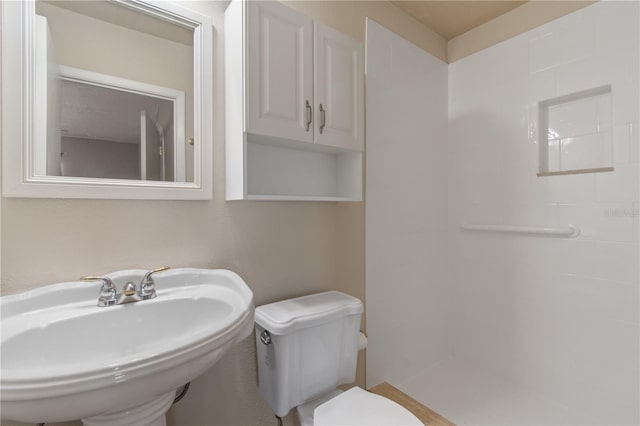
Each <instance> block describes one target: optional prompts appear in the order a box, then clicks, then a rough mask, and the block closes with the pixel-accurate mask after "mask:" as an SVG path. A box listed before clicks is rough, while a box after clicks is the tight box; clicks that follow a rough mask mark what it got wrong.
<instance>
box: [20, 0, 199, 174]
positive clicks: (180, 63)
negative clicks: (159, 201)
mask: <svg viewBox="0 0 640 426" xmlns="http://www.w3.org/2000/svg"><path fill="white" fill-rule="evenodd" d="M34 25H35V28H34V30H35V36H36V37H35V45H36V49H35V56H36V58H35V68H36V82H35V94H34V95H35V98H36V100H37V101H36V102H35V110H34V116H35V117H36V119H35V121H34V122H35V123H36V126H37V128H36V129H34V143H33V152H32V156H33V164H34V174H35V175H40V176H65V177H83V178H95V179H127V180H149V181H172V182H193V163H194V161H193V160H194V157H193V155H194V153H193V146H192V145H191V144H190V143H187V141H188V140H190V138H191V137H192V134H193V127H194V126H193V75H194V73H193V62H194V61H193V34H194V31H193V29H191V28H187V27H184V26H181V25H178V24H176V23H173V22H168V21H163V20H161V19H158V18H156V17H153V16H150V15H148V14H144V13H141V12H140V11H137V10H135V8H131V7H127V6H126V5H123V4H116V3H112V2H107V1H91V2H84V1H80V2H78V1H43V0H41V1H37V2H36V17H35V22H34ZM45 123H46V124H45ZM191 140H192V139H191Z"/></svg>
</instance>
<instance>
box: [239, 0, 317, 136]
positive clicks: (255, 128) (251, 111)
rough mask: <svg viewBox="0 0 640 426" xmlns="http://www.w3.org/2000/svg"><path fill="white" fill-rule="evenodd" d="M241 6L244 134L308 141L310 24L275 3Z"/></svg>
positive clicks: (311, 82) (306, 19)
mask: <svg viewBox="0 0 640 426" xmlns="http://www.w3.org/2000/svg"><path fill="white" fill-rule="evenodd" d="M245 4H246V7H247V21H246V22H247V28H246V31H247V33H248V36H247V45H246V49H247V50H246V52H247V56H246V61H247V63H246V68H245V69H246V72H247V80H246V84H247V92H246V93H247V94H246V102H247V105H246V111H247V116H246V130H247V132H249V133H256V134H262V135H268V136H274V137H278V138H287V139H294V140H298V141H305V142H313V124H312V118H313V111H312V108H313V62H312V61H313V21H312V20H311V18H309V17H307V16H304V15H302V14H300V13H297V12H295V11H293V10H291V9H289V8H288V7H286V6H283V5H281V4H279V3H278V2H271V1H247V2H246V3H245Z"/></svg>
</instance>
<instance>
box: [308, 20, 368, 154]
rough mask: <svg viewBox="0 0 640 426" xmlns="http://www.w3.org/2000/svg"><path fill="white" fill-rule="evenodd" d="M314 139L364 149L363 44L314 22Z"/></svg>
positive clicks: (359, 149)
mask: <svg viewBox="0 0 640 426" xmlns="http://www.w3.org/2000/svg"><path fill="white" fill-rule="evenodd" d="M314 30H315V31H314V72H315V82H316V84H315V101H316V102H315V142H316V143H319V144H322V145H330V146H334V147H339V148H345V149H349V150H354V151H362V150H363V149H364V95H363V93H364V66H363V63H364V60H363V53H362V50H363V49H362V43H360V42H358V41H356V40H354V39H352V38H350V37H348V36H346V35H344V34H342V33H340V32H338V31H336V30H334V29H333V28H330V27H327V26H326V25H323V24H320V23H318V22H315V23H314Z"/></svg>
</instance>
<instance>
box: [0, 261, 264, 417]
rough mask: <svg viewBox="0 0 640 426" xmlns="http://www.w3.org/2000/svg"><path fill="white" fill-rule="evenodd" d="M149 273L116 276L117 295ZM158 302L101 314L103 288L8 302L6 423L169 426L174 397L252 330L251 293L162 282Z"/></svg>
mask: <svg viewBox="0 0 640 426" xmlns="http://www.w3.org/2000/svg"><path fill="white" fill-rule="evenodd" d="M145 272H146V271H143V270H128V271H120V272H114V273H112V274H108V277H109V278H111V279H112V280H113V282H114V283H115V284H116V286H117V288H118V289H121V288H122V287H123V286H124V284H125V283H126V282H128V281H132V282H134V283H136V284H137V283H139V282H140V280H141V278H142V276H143V275H144V273H145ZM154 281H155V284H156V290H157V297H156V298H154V299H150V300H142V301H139V302H135V303H130V304H125V305H116V306H108V307H98V306H96V303H97V299H98V293H99V289H100V285H101V284H100V283H98V282H91V283H88V282H84V281H74V282H67V283H61V284H54V285H50V286H46V287H41V288H39V289H36V290H33V291H29V292H26V293H22V294H17V295H11V296H5V297H2V298H0V308H1V313H2V324H1V327H2V328H1V331H2V333H1V341H0V352H1V360H2V362H1V371H0V399H1V402H2V418H3V419H9V420H18V421H23V422H32V423H37V422H57V421H66V420H75V419H82V421H83V423H84V424H86V425H105V426H106V425H114V426H115V425H119V426H125V425H132V426H133V425H135V426H139V425H153V426H164V425H165V413H166V412H167V410H168V409H169V407H170V406H171V403H172V402H173V399H174V396H175V390H176V389H177V388H179V387H180V386H181V385H184V384H185V383H187V382H189V381H191V380H192V379H194V378H196V377H197V376H199V375H200V374H202V373H203V372H204V371H205V370H207V369H208V368H209V367H211V366H212V365H213V364H214V363H215V362H216V361H217V360H218V359H220V357H221V356H222V355H223V354H224V353H225V352H226V351H227V350H228V349H229V348H230V347H231V346H232V345H234V344H235V343H236V342H238V341H240V340H242V339H244V338H245V337H247V336H249V335H250V334H251V332H252V330H253V314H254V303H253V293H252V292H251V290H249V288H248V287H247V285H246V284H245V283H244V281H243V280H242V278H240V277H239V276H238V275H236V274H235V273H233V272H231V271H226V270H206V269H193V268H182V269H172V270H169V271H166V272H163V273H158V274H157V275H155V276H154Z"/></svg>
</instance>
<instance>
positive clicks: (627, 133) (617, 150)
mask: <svg viewBox="0 0 640 426" xmlns="http://www.w3.org/2000/svg"><path fill="white" fill-rule="evenodd" d="M630 150H631V123H626V124H619V125H617V126H614V127H613V164H626V163H628V162H629V157H630V155H631V154H630Z"/></svg>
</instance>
